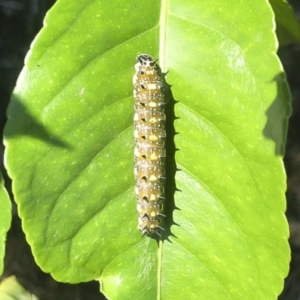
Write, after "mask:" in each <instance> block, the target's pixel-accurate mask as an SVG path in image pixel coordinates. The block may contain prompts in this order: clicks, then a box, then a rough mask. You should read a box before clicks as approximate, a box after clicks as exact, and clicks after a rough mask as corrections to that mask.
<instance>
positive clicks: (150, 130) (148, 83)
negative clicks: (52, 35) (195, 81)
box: [133, 54, 166, 236]
mask: <svg viewBox="0 0 300 300" xmlns="http://www.w3.org/2000/svg"><path fill="white" fill-rule="evenodd" d="M156 62H157V60H153V58H152V57H151V56H150V55H148V54H141V55H139V56H138V57H137V62H136V64H135V66H134V68H135V74H134V76H133V85H134V91H133V95H134V99H135V101H134V110H135V114H134V128H135V129H134V138H135V150H134V163H135V166H134V176H135V194H136V197H137V211H138V229H139V230H140V231H141V232H142V233H143V235H147V236H153V235H155V234H156V235H158V236H161V234H160V232H161V230H164V228H163V224H162V223H163V218H164V217H165V216H164V214H163V210H164V199H165V179H166V178H165V158H166V145H165V141H166V130H165V122H166V116H165V105H166V99H165V88H166V83H165V78H164V75H163V74H162V73H161V70H160V68H159V66H158V65H157V64H156Z"/></svg>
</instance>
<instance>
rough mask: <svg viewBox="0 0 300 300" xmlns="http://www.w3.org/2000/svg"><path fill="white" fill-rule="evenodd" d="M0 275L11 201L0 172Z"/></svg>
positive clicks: (9, 221) (9, 219)
mask: <svg viewBox="0 0 300 300" xmlns="http://www.w3.org/2000/svg"><path fill="white" fill-rule="evenodd" d="M0 211H1V217H0V275H1V274H2V273H3V259H4V255H5V242H6V234H7V231H8V229H9V227H10V223H11V202H10V199H9V195H8V193H7V191H6V189H5V187H4V181H3V177H2V174H1V172H0Z"/></svg>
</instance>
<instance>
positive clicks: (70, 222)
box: [5, 0, 290, 300]
mask: <svg viewBox="0 0 300 300" xmlns="http://www.w3.org/2000/svg"><path fill="white" fill-rule="evenodd" d="M258 8H259V9H258ZM45 23H46V26H45V27H44V29H43V30H42V31H41V33H40V34H39V35H38V37H37V38H36V40H35V41H34V43H33V45H32V49H31V51H30V53H29V55H28V57H27V60H26V65H25V67H24V69H23V71H22V73H21V75H20V77H19V80H18V84H17V87H16V89H15V91H14V96H13V99H12V101H11V103H10V106H9V109H8V116H9V121H8V123H7V126H6V128H5V141H6V146H7V151H6V156H7V165H8V170H9V174H10V176H11V177H12V178H13V180H14V193H15V197H16V201H17V203H18V207H19V215H20V217H21V218H22V221H23V222H22V224H23V227H24V231H25V233H26V236H27V240H28V242H29V243H30V245H31V247H32V250H33V254H34V256H35V258H36V260H37V262H38V264H39V265H40V266H41V267H42V269H43V270H44V271H46V272H50V273H51V274H52V275H53V276H54V277H55V278H56V279H57V280H60V281H68V282H79V281H87V280H91V279H95V278H98V279H100V281H101V289H102V291H103V292H104V293H105V294H106V296H107V297H109V298H110V299H122V300H124V299H137V300H138V299H143V300H144V299H155V298H157V299H186V298H188V299H209V298H212V299H218V300H225V299H245V300H248V299H249V300H253V299H275V298H276V297H277V296H278V294H279V293H280V291H281V289H282V285H283V278H284V277H285V276H286V275H287V272H288V263H289V258H290V257H289V247H288V242H287V238H288V226H287V222H286V219H285V216H284V211H285V197H284V192H285V189H286V186H285V173H284V170H283V164H282V155H283V149H284V143H285V135H286V126H287V117H288V115H289V109H290V95H289V92H288V88H287V84H286V80H285V76H284V74H283V70H282V67H281V65H280V63H279V60H278V58H277V57H276V56H275V55H274V53H275V52H276V50H277V48H276V39H275V33H274V31H273V23H274V20H273V12H272V11H271V8H270V6H269V5H268V4H266V3H265V1H263V0H253V1H246V0H243V1H242V0H241V1H238V2H234V4H232V3H231V4H228V3H227V2H224V1H221V0H217V1H214V2H210V3H204V2H203V3H202V2H199V1H195V0H194V1H193V0H190V1H188V3H184V2H182V1H175V0H173V1H171V0H170V1H162V2H160V1H157V0H154V1H153V0H145V1H143V2H142V3H141V1H136V0H134V1H131V2H130V3H127V2H124V1H123V2H118V3H112V2H105V1H87V0H86V1H83V0H82V1H80V2H77V1H76V2H75V1H71V0H65V1H62V0H61V1H59V2H57V4H56V5H55V7H54V8H53V9H52V10H51V11H50V12H49V13H48V15H47V17H46V20H45ZM140 53H149V54H150V55H152V56H153V57H159V64H160V66H161V67H162V70H163V71H164V72H166V71H168V74H167V77H166V78H167V81H168V82H169V83H170V84H171V85H172V93H173V96H174V98H175V99H176V100H177V101H178V103H177V104H176V105H175V115H176V116H177V117H178V119H176V120H175V121H174V126H175V130H176V132H178V134H177V135H176V136H175V146H176V148H178V149H179V151H176V155H175V154H174V155H173V153H174V152H175V151H174V145H173V141H172V138H173V135H174V132H173V131H172V130H173V129H172V126H173V124H172V121H173V119H174V111H172V109H173V106H174V105H173V102H172V101H171V102H170V103H169V104H168V107H167V114H168V119H169V120H168V127H167V133H168V135H169V140H168V145H167V147H169V148H170V149H173V152H172V151H170V155H169V157H168V158H167V159H168V165H167V177H168V182H169V183H170V185H168V186H167V187H166V189H167V192H166V193H167V199H166V207H167V220H170V219H172V218H173V219H174V221H175V222H176V224H177V225H174V226H172V227H171V231H172V233H173V234H174V235H175V236H169V240H165V241H164V242H160V243H159V244H157V243H156V240H154V239H149V238H147V237H144V238H141V234H140V233H139V232H138V230H137V229H136V227H137V213H136V208H135V206H136V204H135V202H136V200H135V198H134V178H133V148H134V141H133V125H132V124H133V121H132V118H133V97H132V89H133V87H132V83H131V82H132V75H133V72H134V71H133V64H134V63H135V61H134V58H135V56H136V55H137V54H140ZM175 161H176V165H177V168H178V169H180V170H178V171H177V172H175V171H174V168H175ZM174 176H175V177H174ZM174 180H175V182H176V187H177V188H178V189H179V190H178V191H176V192H175V195H173V194H174V186H173V184H174ZM172 192H173V194H172ZM173 196H174V201H175V205H176V207H177V208H178V209H176V210H174V211H172V206H173V205H174V203H172V202H173ZM172 214H173V215H172ZM166 229H167V228H166Z"/></svg>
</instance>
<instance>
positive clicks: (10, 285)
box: [0, 276, 38, 300]
mask: <svg viewBox="0 0 300 300" xmlns="http://www.w3.org/2000/svg"><path fill="white" fill-rule="evenodd" d="M0 297H1V299H2V300H38V298H37V297H36V296H35V295H33V294H31V293H29V292H28V291H26V290H25V289H24V288H23V287H22V286H21V285H20V283H19V282H18V280H17V279H16V278H15V277H14V276H10V277H8V278H5V279H4V280H3V281H2V282H1V284H0Z"/></svg>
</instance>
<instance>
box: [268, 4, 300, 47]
mask: <svg viewBox="0 0 300 300" xmlns="http://www.w3.org/2000/svg"><path fill="white" fill-rule="evenodd" d="M270 3H271V5H272V8H273V10H274V13H275V20H276V34H277V37H278V40H279V44H280V46H286V45H289V44H292V43H299V42H300V25H299V21H298V20H297V18H296V16H295V13H294V11H293V9H292V8H291V7H290V5H289V4H288V3H287V2H286V1H284V0H270Z"/></svg>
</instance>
